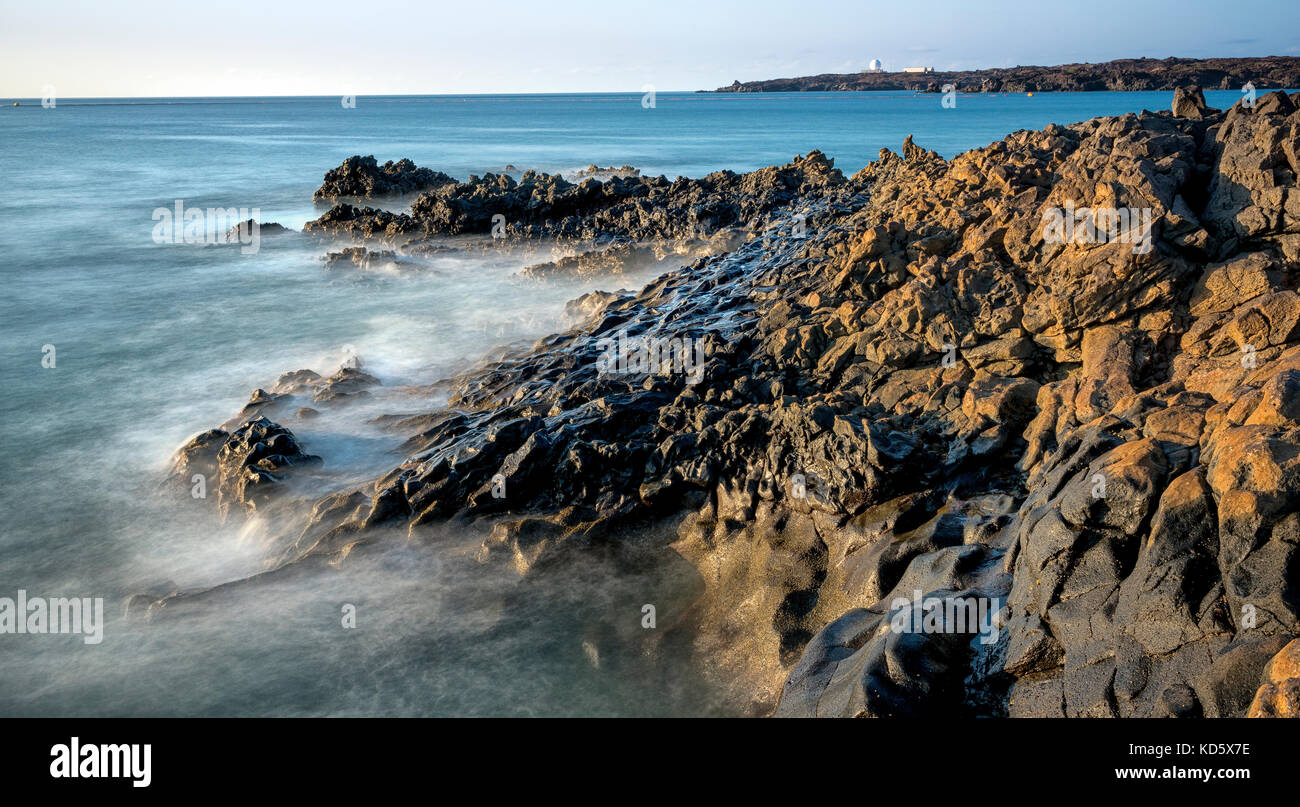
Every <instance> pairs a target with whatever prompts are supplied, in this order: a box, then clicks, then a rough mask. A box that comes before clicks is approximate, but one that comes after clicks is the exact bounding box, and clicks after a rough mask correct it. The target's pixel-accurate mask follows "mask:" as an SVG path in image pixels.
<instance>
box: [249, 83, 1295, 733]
mask: <svg viewBox="0 0 1300 807" xmlns="http://www.w3.org/2000/svg"><path fill="white" fill-rule="evenodd" d="M1296 101H1297V99H1296V98H1295V97H1288V96H1286V95H1284V94H1282V93H1273V94H1269V95H1265V96H1261V97H1260V99H1259V104H1258V106H1257V108H1255V109H1254V110H1248V109H1242V108H1241V107H1240V105H1238V106H1236V107H1234V108H1233V109H1231V110H1229V111H1227V112H1226V113H1218V112H1214V111H1211V110H1206V111H1205V113H1204V115H1205V117H1204V118H1203V119H1188V118H1182V117H1174V116H1173V115H1171V114H1169V113H1157V114H1151V113H1144V114H1142V115H1140V116H1139V115H1125V116H1122V117H1115V118H1099V119H1095V120H1091V121H1087V122H1084V123H1079V124H1074V125H1071V126H1059V125H1051V126H1048V127H1047V128H1045V129H1043V130H1042V131H1036V132H1034V131H1021V132H1017V133H1015V134H1012V135H1010V136H1008V137H1007V138H1005V139H1004V140H1001V141H998V142H995V143H993V144H991V145H990V146H988V147H986V148H981V149H976V150H973V151H970V152H968V153H965V154H962V155H960V156H958V157H956V158H954V159H953V160H951V161H950V162H949V161H944V160H943V159H941V158H940V157H939V156H937V155H936V154H934V152H931V151H927V150H925V149H923V148H921V147H919V146H917V145H916V144H914V143H912V142H911V138H909V139H908V141H907V142H906V143H905V144H904V149H903V152H904V153H903V155H902V156H900V155H897V154H894V153H892V152H890V151H888V150H883V151H882V152H881V155H880V159H879V160H878V161H876V162H874V163H872V164H870V165H868V166H867V167H866V168H864V169H863V170H862V171H861V172H859V173H858V174H857V175H855V176H854V177H852V178H849V179H844V178H843V177H842V176H840V175H839V173H838V172H837V171H834V170H833V169H832V168H831V166H830V163H829V161H828V160H826V159H825V158H824V157H823V156H822V155H820V154H817V153H814V154H812V155H809V157H807V158H802V159H797V160H796V161H795V162H794V163H791V164H790V165H787V166H784V167H781V168H773V169H765V170H764V171H759V172H754V173H752V174H748V175H743V176H740V175H734V174H726V173H723V174H715V175H710V177H707V178H705V179H703V180H679V181H678V182H677V183H667V182H666V181H664V180H662V179H645V178H637V179H633V180H618V179H614V180H611V181H610V182H608V183H603V184H601V183H590V184H589V183H583V184H582V185H576V186H575V185H572V184H570V183H565V182H563V181H562V180H557V179H556V178H553V177H544V176H539V175H533V176H530V177H525V179H524V180H523V181H522V182H520V183H517V184H516V183H513V181H512V180H509V179H508V178H505V177H489V178H484V179H482V180H473V181H471V182H469V183H464V184H456V185H445V186H443V187H441V188H438V189H437V190H435V191H433V192H431V193H428V194H425V195H424V196H422V197H421V199H420V200H419V201H417V202H416V204H415V205H414V206H413V212H412V213H411V214H401V217H399V218H393V219H388V220H386V223H383V224H382V226H381V225H380V223H379V222H380V218H381V215H380V214H379V213H377V212H374V211H370V212H366V211H356V210H355V209H350V210H344V209H343V208H341V207H340V208H335V209H334V210H333V211H331V213H330V214H327V216H328V217H329V220H328V222H326V223H317V224H318V226H320V227H322V228H327V225H328V226H329V227H333V226H334V225H336V224H339V223H340V222H358V221H365V222H371V223H368V224H365V225H363V226H362V229H366V230H369V231H371V232H374V233H380V234H383V233H387V234H390V235H391V234H393V233H394V232H397V233H402V234H411V235H415V234H431V233H456V232H462V231H465V230H477V229H480V228H483V227H486V226H487V224H488V217H489V215H490V213H491V211H494V210H505V211H508V213H509V215H508V217H507V218H508V219H510V218H511V217H513V224H512V225H511V226H513V227H516V228H518V230H519V231H520V232H525V231H527V232H534V233H535V234H537V235H542V234H550V235H562V234H569V233H587V234H591V235H596V234H601V235H617V236H626V237H631V238H639V237H642V236H644V235H645V234H647V233H678V232H680V231H681V230H682V229H683V228H684V227H687V226H689V225H690V224H691V223H697V222H699V221H702V220H705V219H707V220H709V221H711V222H712V223H713V225H715V226H732V225H735V226H736V227H737V228H738V229H740V230H741V231H742V232H744V233H747V234H749V236H748V237H747V238H745V239H744V240H743V241H742V242H741V243H739V244H738V245H737V246H735V247H734V248H732V249H731V250H730V251H728V252H727V253H726V254H723V255H716V256H711V257H705V258H700V259H698V260H695V261H694V262H692V263H690V264H688V265H686V266H683V267H681V268H680V269H678V270H677V271H674V272H670V273H668V274H665V275H663V276H662V277H660V278H659V279H657V280H655V281H654V282H652V283H651V284H650V285H648V286H646V287H645V288H644V289H642V290H641V291H640V292H638V293H636V294H603V295H597V296H589V297H587V298H584V299H583V300H582V301H579V302H577V303H575V305H574V307H573V312H574V313H575V314H578V315H583V316H585V317H586V319H585V320H584V321H583V322H581V324H579V325H578V326H577V327H575V328H573V329H572V330H570V331H567V332H565V333H561V334H556V335H553V336H550V337H547V338H546V339H543V340H542V341H540V342H539V343H538V344H536V345H535V346H532V347H530V348H526V349H524V348H521V349H517V350H514V351H512V352H510V353H508V354H507V355H505V356H504V357H502V358H499V359H494V360H492V361H490V362H488V363H486V364H484V365H482V366H480V367H478V368H476V369H475V370H473V371H471V372H468V373H466V374H464V375H463V376H461V377H459V378H457V379H455V381H454V383H453V384H452V395H451V397H450V401H449V403H448V405H447V406H446V408H444V409H439V410H437V411H432V412H427V413H423V414H418V415H410V416H401V417H394V418H392V419H391V420H390V421H389V422H388V425H389V426H390V427H391V428H393V429H394V430H396V431H397V432H398V433H401V434H404V435H408V439H407V442H406V449H407V452H408V456H407V458H406V459H405V460H404V461H402V462H401V463H399V464H397V465H396V466H395V467H394V468H392V470H391V471H390V472H388V473H387V474H384V475H383V476H381V477H379V478H377V479H375V480H374V481H373V483H372V484H369V485H366V486H363V487H361V488H358V489H356V490H353V491H348V492H343V493H337V494H334V495H332V496H330V497H328V498H326V499H323V500H321V501H319V502H317V503H316V505H315V511H314V513H313V516H312V518H311V520H310V522H309V523H308V524H307V525H306V527H305V528H304V530H303V538H302V539H300V540H299V542H298V544H297V545H296V546H297V547H298V548H299V550H300V551H301V552H304V553H306V552H310V553H314V554H327V555H328V554H336V555H337V554H341V553H346V552H347V551H348V549H349V548H350V547H351V546H353V545H354V544H355V542H356V541H357V540H358V536H360V535H364V534H365V533H366V531H368V530H370V529H371V528H373V527H376V526H379V525H385V526H398V527H402V528H405V530H406V531H408V532H409V534H410V535H411V536H413V537H415V536H419V535H422V534H425V531H426V529H428V528H431V527H433V526H435V525H438V524H441V523H444V522H446V521H448V520H450V519H458V520H464V521H472V522H478V523H481V524H484V525H490V526H491V534H490V537H489V538H487V540H485V542H484V545H483V548H482V553H481V557H482V559H484V560H485V561H487V562H493V561H494V560H496V559H499V560H501V561H504V562H508V563H510V564H512V565H513V566H514V568H516V569H518V570H519V571H520V572H521V573H522V574H525V575H530V574H540V573H543V572H545V573H548V574H558V575H563V574H564V563H563V560H564V558H565V556H566V554H567V553H569V552H573V551H587V550H590V549H593V548H595V547H600V546H606V547H607V546H611V545H616V546H622V545H631V544H635V543H636V542H638V541H641V542H645V541H653V540H660V541H661V542H669V543H670V544H671V548H672V549H673V550H674V551H675V552H676V553H677V554H678V555H679V556H681V557H682V558H685V559H686V560H688V561H689V562H690V564H691V565H692V566H693V568H694V569H695V570H696V574H697V580H696V583H697V586H698V592H697V596H695V597H694V600H693V604H692V605H691V606H690V608H689V609H688V612H687V613H684V614H676V615H674V620H673V626H674V627H673V628H672V630H679V631H682V632H683V635H684V636H686V637H687V639H686V641H689V642H691V643H693V646H694V647H695V649H696V651H697V656H698V658H699V667H700V669H701V671H702V672H703V674H705V675H707V676H709V677H711V678H712V679H713V680H717V681H719V682H722V683H723V684H725V685H726V686H727V687H729V688H730V692H731V697H732V698H733V699H734V700H735V702H736V703H737V704H742V705H744V706H745V707H746V708H748V709H749V711H750V712H752V713H754V714H772V713H776V714H782V715H862V716H900V715H929V714H936V713H944V714H952V713H963V714H977V715H1011V716H1105V717H1111V716H1193V715H1204V716H1223V715H1242V714H1244V713H1245V712H1246V711H1247V709H1248V708H1250V705H1251V701H1252V698H1255V699H1256V700H1257V702H1258V705H1259V711H1265V710H1269V709H1271V710H1273V711H1274V712H1275V713H1279V714H1280V713H1284V712H1287V710H1289V709H1292V707H1291V706H1290V705H1288V704H1291V703H1293V699H1290V698H1291V696H1290V694H1288V693H1290V692H1291V683H1289V682H1291V681H1292V676H1291V672H1290V669H1291V668H1290V666H1288V664H1289V663H1290V662H1288V661H1286V660H1285V659H1289V658H1290V657H1291V656H1290V655H1285V654H1284V656H1282V658H1284V661H1281V662H1277V661H1275V662H1274V663H1273V665H1272V666H1270V667H1269V668H1268V670H1269V672H1268V673H1267V679H1266V680H1267V685H1266V687H1265V689H1266V690H1267V691H1263V693H1262V694H1257V690H1260V686H1261V681H1262V680H1265V679H1262V678H1261V676H1262V675H1265V672H1264V671H1265V667H1266V665H1268V664H1269V662H1270V659H1275V658H1277V657H1279V656H1278V654H1279V651H1282V650H1283V648H1284V647H1285V646H1287V644H1288V642H1291V641H1292V640H1293V639H1294V638H1295V637H1296V636H1297V635H1300V596H1298V595H1297V592H1296V588H1295V583H1294V581H1295V580H1296V579H1297V573H1298V570H1297V567H1298V565H1300V402H1298V401H1300V398H1297V393H1300V295H1298V294H1297V291H1296V287H1297V281H1298V280H1300V269H1298V268H1297V258H1298V257H1300V256H1298V254H1297V253H1298V251H1300V194H1298V193H1297V191H1296V176H1297V172H1298V171H1300V160H1298V159H1297V154H1300V152H1298V150H1297V149H1298V148H1300V140H1298V133H1300V111H1297V104H1296ZM1063 211H1070V215H1071V217H1072V218H1071V219H1070V220H1069V221H1066V222H1065V223H1064V225H1063V227H1061V228H1058V229H1057V230H1055V231H1053V230H1052V229H1051V228H1049V227H1048V226H1047V224H1048V223H1050V222H1053V221H1059V220H1060V219H1061V217H1062V216H1063V215H1064V212H1063ZM1120 211H1123V213H1124V215H1123V216H1121V215H1119V213H1120ZM390 215H391V214H390ZM795 215H798V216H799V217H800V218H799V221H800V222H801V224H803V225H804V226H803V227H800V228H792V227H790V226H789V222H790V221H791V218H792V217H793V216H795ZM402 217H404V218H402ZM323 220H324V217H323ZM1144 222H1145V224H1144ZM399 223H400V226H398V227H397V229H396V230H395V231H394V230H393V229H392V228H393V226H394V225H395V224H399ZM1062 235H1064V237H1062ZM643 337H649V338H651V339H652V340H655V341H654V342H653V344H656V345H665V344H667V345H671V344H673V343H669V342H666V341H658V340H669V339H675V340H685V342H682V341H678V342H677V343H676V344H678V345H682V344H685V345H687V346H688V348H691V349H695V350H698V354H697V355H698V357H699V362H700V364H699V366H698V367H695V368H694V369H693V371H691V370H692V368H688V367H686V366H684V365H682V366H677V367H675V368H674V367H673V366H672V365H671V364H670V365H669V366H668V368H667V369H665V366H664V365H663V364H662V363H660V364H650V363H645V364H642V363H639V360H638V359H637V357H640V356H641V353H640V352H638V351H639V349H640V348H639V346H644V345H646V344H651V343H650V342H645V341H641V340H642V338H643ZM611 345H615V346H619V345H621V346H622V349H623V350H624V351H626V352H627V355H628V356H630V357H632V360H630V361H628V362H624V363H621V364H615V365H613V366H611V364H610V363H609V350H610V348H611ZM688 371H690V372H688ZM339 383H340V384H342V381H340V382H339ZM250 405H251V404H250ZM663 524H668V525H670V527H671V528H672V529H670V530H669V533H670V537H669V538H666V539H657V538H650V537H647V536H652V535H658V534H659V533H658V532H656V531H655V530H651V529H650V526H651V525H663ZM672 533H675V537H674V536H673V535H672ZM914 593H918V594H919V595H922V596H923V597H924V600H917V599H912V598H913V595H914ZM930 599H934V600H936V601H939V602H942V603H950V604H951V605H952V606H954V607H956V608H966V607H969V608H972V609H974V608H976V607H977V606H979V605H980V604H984V603H987V604H990V605H991V606H993V607H991V609H990V610H991V614H992V615H991V616H990V620H989V622H988V623H987V624H986V625H985V628H986V629H983V630H981V631H980V632H979V633H978V635H977V634H976V632H975V631H972V630H970V629H969V625H967V626H966V627H965V629H963V628H961V627H959V625H958V623H956V622H955V621H953V620H952V619H950V618H949V617H948V616H946V615H944V616H943V617H942V618H941V619H938V620H937V621H936V622H934V623H933V625H932V626H931V627H932V629H929V630H924V631H910V632H909V631H900V630H897V629H895V626H896V625H900V624H903V625H905V624H913V623H912V620H913V619H914V618H917V619H918V622H917V623H916V624H924V622H923V621H922V620H920V619H919V618H920V617H921V616H922V614H921V613H920V612H919V611H918V609H921V610H924V608H923V607H922V606H923V604H924V602H925V601H928V600H930ZM909 600H910V601H909ZM918 603H920V604H918ZM986 639H988V641H985V640H986ZM1292 655H1293V654H1292ZM1268 686H1272V687H1273V688H1274V689H1268Z"/></svg>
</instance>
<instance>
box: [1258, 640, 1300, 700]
mask: <svg viewBox="0 0 1300 807" xmlns="http://www.w3.org/2000/svg"><path fill="white" fill-rule="evenodd" d="M1246 716H1247V717H1300V639H1293V640H1292V641H1291V643H1290V644H1288V645H1287V646H1286V647H1284V648H1282V650H1281V651H1280V652H1279V653H1278V654H1277V655H1276V656H1274V657H1273V660H1272V661H1270V662H1269V663H1268V666H1266V667H1265V668H1264V683H1263V684H1262V685H1261V686H1260V688H1259V691H1258V692H1256V693H1255V699H1254V700H1253V701H1251V704H1250V711H1248V712H1247V713H1246Z"/></svg>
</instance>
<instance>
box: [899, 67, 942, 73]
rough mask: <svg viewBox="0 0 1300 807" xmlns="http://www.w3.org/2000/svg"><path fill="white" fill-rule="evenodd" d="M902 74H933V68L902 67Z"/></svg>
mask: <svg viewBox="0 0 1300 807" xmlns="http://www.w3.org/2000/svg"><path fill="white" fill-rule="evenodd" d="M903 72H904V73H933V72H934V68H933V67H904V68H903Z"/></svg>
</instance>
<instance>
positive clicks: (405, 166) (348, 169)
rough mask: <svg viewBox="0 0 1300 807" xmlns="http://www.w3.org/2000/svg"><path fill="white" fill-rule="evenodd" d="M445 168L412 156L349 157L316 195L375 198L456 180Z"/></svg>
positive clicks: (321, 197)
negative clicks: (435, 167)
mask: <svg viewBox="0 0 1300 807" xmlns="http://www.w3.org/2000/svg"><path fill="white" fill-rule="evenodd" d="M455 181H456V180H455V179H453V178H452V177H449V176H447V175H446V174H444V173H442V172H441V171H433V170H431V169H428V168H419V167H417V166H416V164H415V163H413V162H411V161H410V160H406V159H402V160H398V161H397V162H393V161H392V160H389V161H388V162H386V163H384V164H383V165H379V164H378V162H377V161H376V160H375V158H374V156H373V155H371V156H368V157H362V156H361V155H359V154H358V155H355V156H352V157H348V158H347V159H346V160H344V161H343V164H342V165H340V166H339V167H338V168H333V169H330V170H329V171H328V172H326V174H325V181H324V183H322V184H321V186H320V187H319V188H317V189H316V193H315V194H313V195H312V199H314V200H315V201H318V202H319V201H323V200H329V199H338V198H340V197H352V198H358V199H371V198H375V197H382V196H400V195H402V194H408V193H418V192H420V191H425V190H428V189H430V188H436V187H438V186H439V185H446V184H448V183H452V182H455Z"/></svg>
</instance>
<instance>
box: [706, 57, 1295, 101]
mask: <svg viewBox="0 0 1300 807" xmlns="http://www.w3.org/2000/svg"><path fill="white" fill-rule="evenodd" d="M1247 83H1251V84H1252V85H1253V86H1254V87H1256V88H1257V89H1264V88H1269V89H1276V88H1279V87H1285V88H1292V87H1297V86H1300V58H1296V57H1294V56H1266V57H1263V58H1253V59H1237V58H1227V59H1178V58H1169V59H1116V60H1115V61H1113V62H1100V63H1096V64H1091V63H1090V64H1062V65H1056V66H1052V67H1033V66H1024V67H996V68H991V69H988V70H959V71H949V72H945V71H932V72H929V73H892V72H891V73H870V72H862V73H825V74H822V75H818V76H804V77H802V78H776V79H769V80H766V81H747V82H740V81H735V82H732V83H731V84H730V85H728V86H726V87H719V88H718V89H716V90H714V92H798V91H810V92H834V91H837V90H842V91H862V90H911V91H913V92H941V91H942V89H943V87H944V86H945V85H949V84H951V85H953V86H955V87H956V88H957V90H958V92H963V93H972V92H988V93H992V92H1016V93H1020V92H1088V91H1096V90H1109V91H1113V92H1136V91H1143V90H1145V91H1151V90H1174V89H1175V88H1177V87H1182V86H1187V85H1197V86H1201V87H1214V88H1216V89H1220V90H1240V89H1241V88H1242V87H1244V86H1245V85H1246V84H1247Z"/></svg>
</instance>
